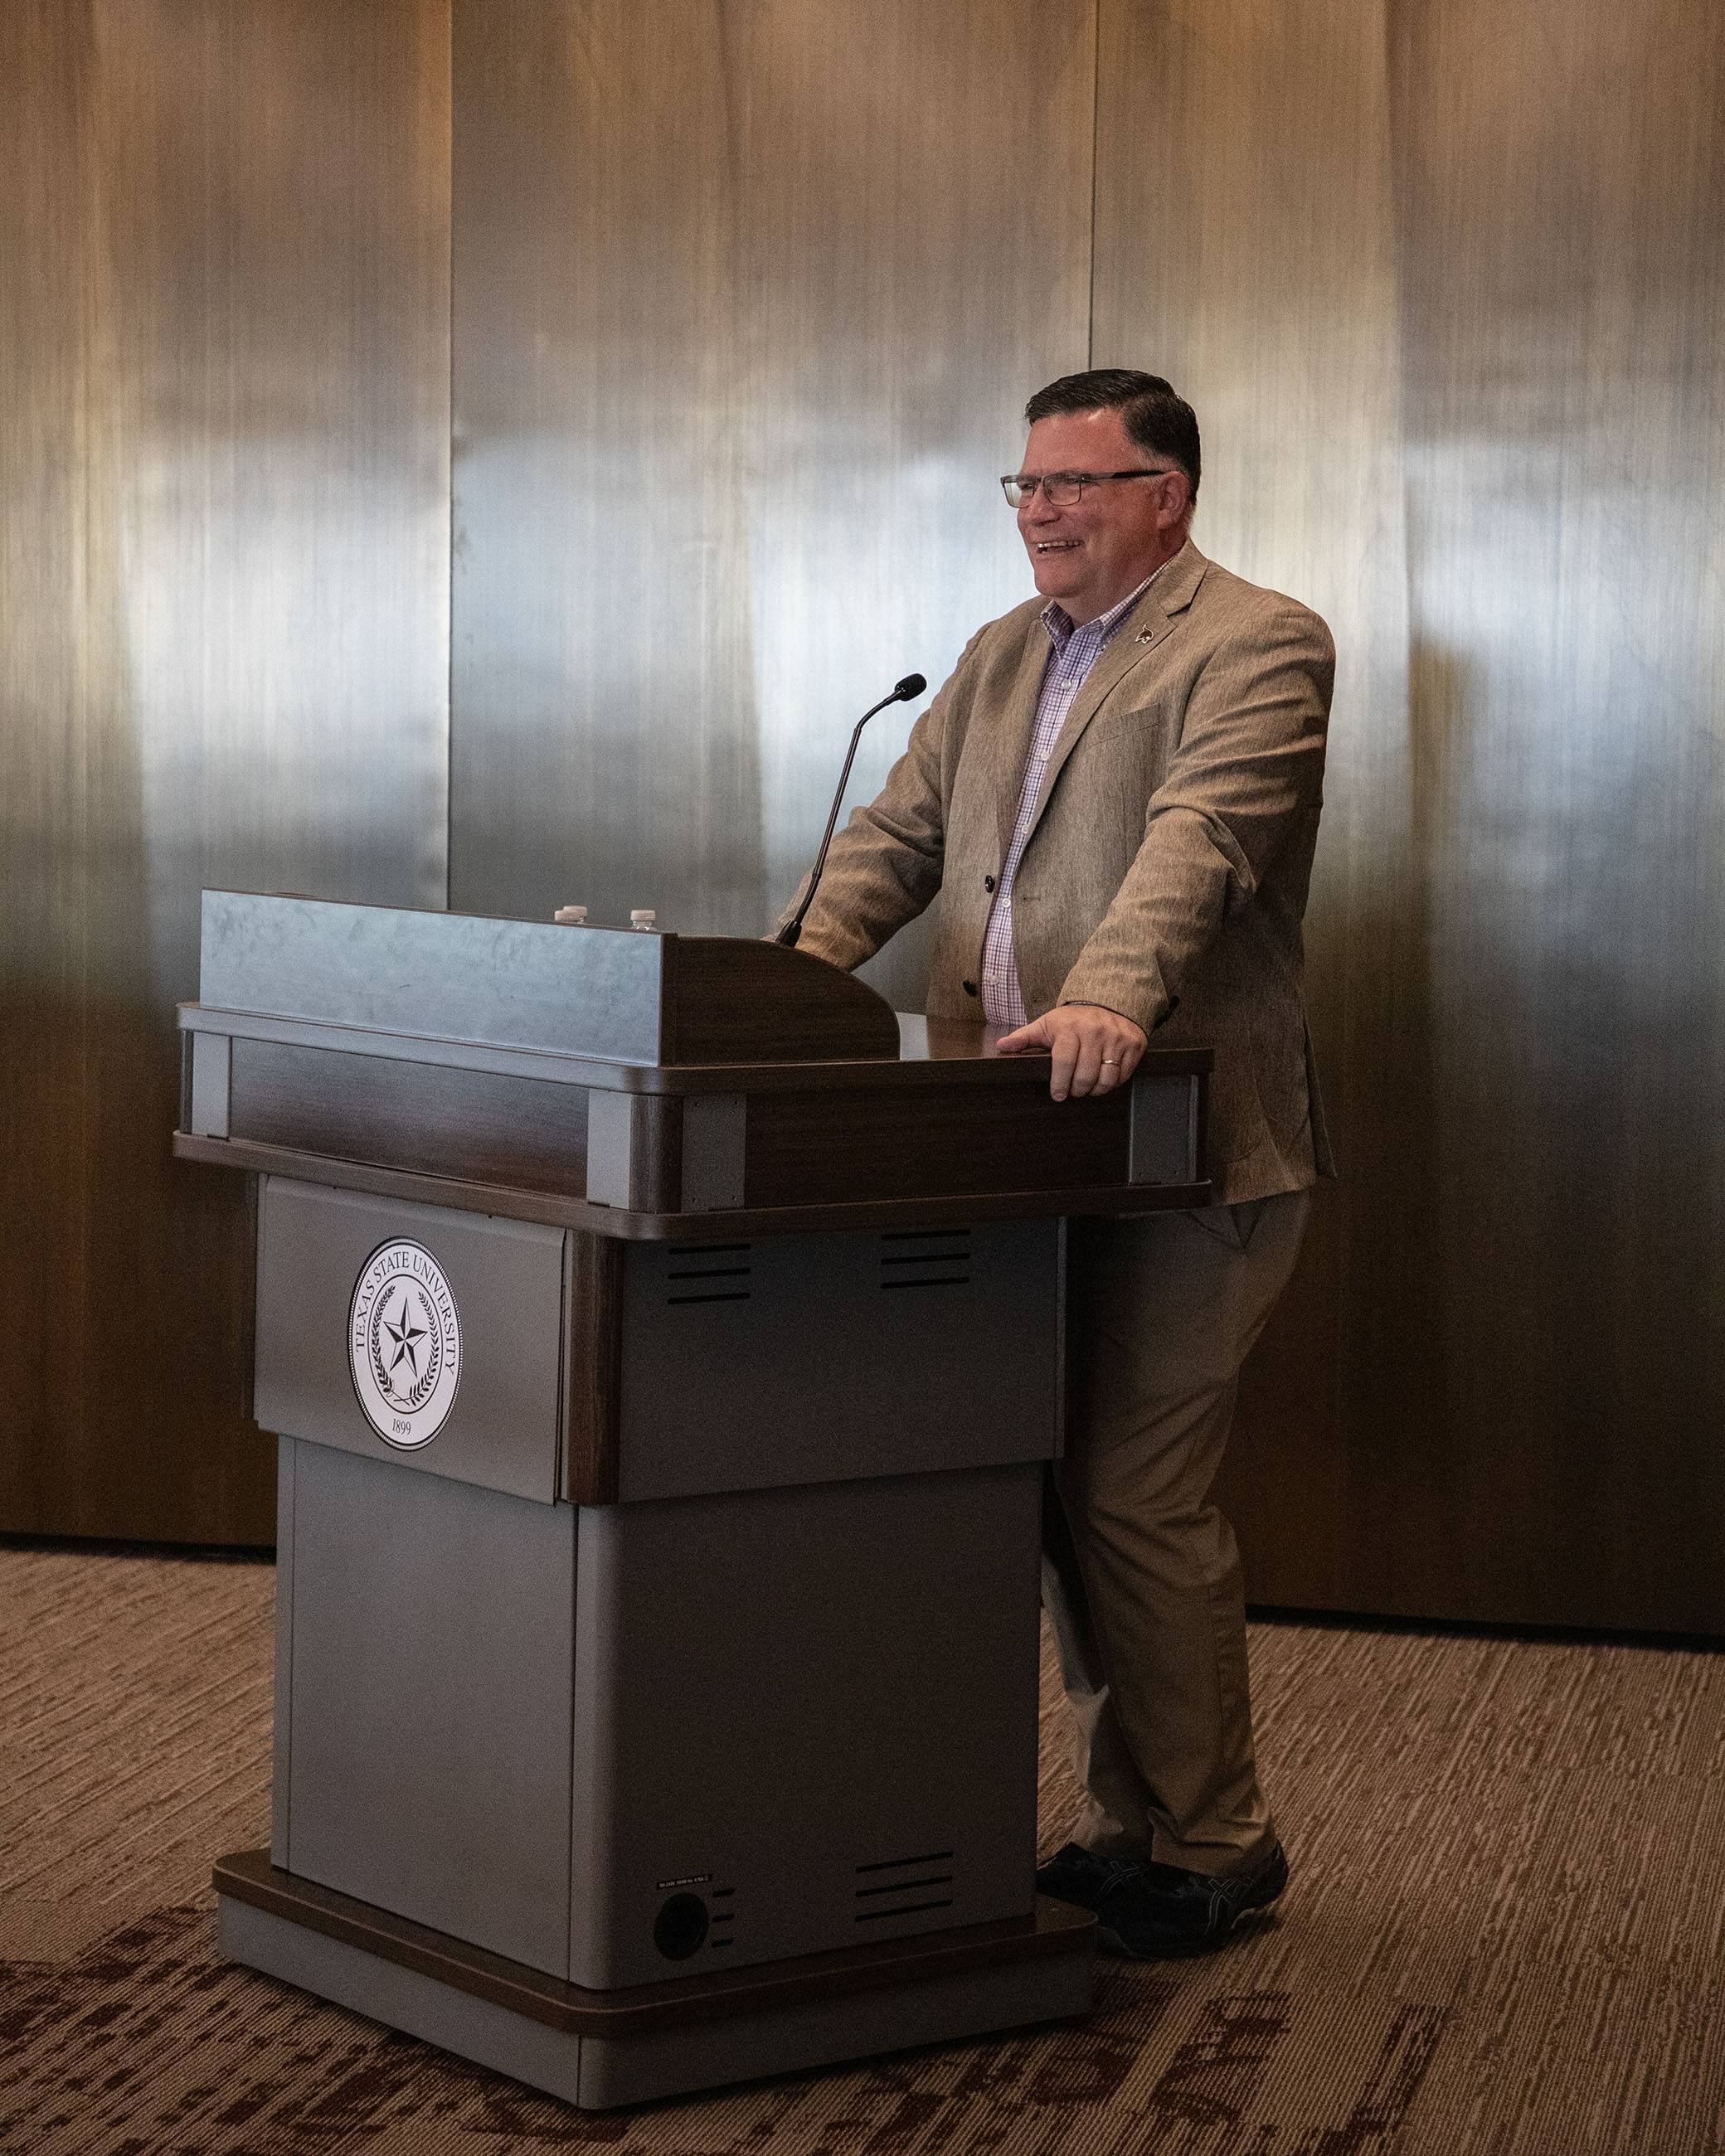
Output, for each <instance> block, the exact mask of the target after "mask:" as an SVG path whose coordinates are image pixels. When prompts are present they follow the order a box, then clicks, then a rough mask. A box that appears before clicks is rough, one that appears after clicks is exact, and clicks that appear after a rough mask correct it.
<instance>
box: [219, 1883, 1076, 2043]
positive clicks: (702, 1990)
mask: <svg viewBox="0 0 1725 2156" xmlns="http://www.w3.org/2000/svg"><path fill="white" fill-rule="evenodd" d="M211 1884H212V1885H213V1886H214V1888H215V1890H216V1892H218V1894H225V1895H229V1896H231V1897H233V1898H234V1900H235V1901H237V1902H244V1903H246V1904H247V1905H248V1907H251V1908H254V1909H261V1910H263V1911H264V1912H267V1913H268V1914H270V1915H271V1916H277V1917H288V1918H290V1919H291V1920H292V1921H293V1922H295V1923H299V1924H303V1925H305V1927H306V1928H308V1929H309V1930H311V1931H315V1932H321V1933H323V1934H324V1935H325V1936H326V1938H332V1939H339V1940H340V1941H341V1943H343V1944H344V1945H347V1946H352V1947H357V1948H362V1950H363V1951H364V1952H365V1953H370V1954H375V1955H377V1957H378V1958H380V1959H382V1960H384V1961H389V1962H395V1963H399V1964H400V1966H401V1967H403V1968H404V1969H414V1970H416V1971H418V1973H419V1974H422V1975H424V1976H429V1977H434V1978H435V1979H437V1981H438V1982H439V1983H440V1984H449V1985H450V1986H451V1987H453V1988H454V1989H456V1990H458V1991H463V1992H466V1993H469V1994H471V1995H472V1996H473V1997H475V1998H476V1999H490V2001H491V2002H492V2003H493V2004H494V2005H499V2006H506V2007H508V2008H510V2009H511V2011H513V2012H515V2013H517V2014H523V2015H526V2016H527V2017H528V2018H529V2019H530V2020H535V2021H542V2022H544V2023H545V2025H547V2027H548V2028H552V2029H558V2030H562V2031H563V2032H564V2033H565V2034H566V2035H572V2036H615V2035H629V2034H634V2033H635V2032H637V2031H641V2030H649V2029H668V2028H681V2027H684V2026H685V2025H687V2024H689V2023H691V2022H695V2021H714V2020H724V2019H725V2018H726V2016H727V2015H737V2014H744V2013H752V2012H757V2011H759V2010H762V2008H767V2009H771V2008H773V2007H777V2006H783V2005H793V2004H794V2005H801V2004H803V2002H804V2001H806V2000H809V1999H845V1998H851V1997H854V1996H855V1995H856V1994H858V1993H860V1992H866V1991H873V1990H878V1989H881V1988H882V1987H884V1986H886V1985H891V1984H905V1983H912V1984H914V1983H917V1982H921V1981H923V1980H926V1979H928V1978H931V1977H937V1976H952V1975H957V1974H963V1972H964V1971H966V1970H968V1969H982V1968H994V1967H998V1966H999V1965H1001V1964H1003V1963H1005V1964H1011V1963H1018V1962H1027V1961H1042V1960H1046V1959H1048V1958H1050V1957H1053V1956H1057V1955H1060V1954H1087V1953H1090V1952H1091V1949H1092V1948H1093V1947H1094V1945H1095V1933H1096V1918H1095V1917H1093V1916H1091V1913H1090V1912H1089V1911H1088V1910H1086V1909H1075V1908H1073V1907H1071V1906H1070V1904H1069V1903H1067V1902H1050V1900H1048V1899H1047V1897H1045V1896H1044V1895H1040V1894H1039V1895H1038V1896H1037V1897H1036V1902H1035V1907H1034V1909H1033V1910H1032V1912H1031V1913H1030V1915H1029V1916H1028V1917H1009V1918H1008V1919H1006V1920H1005V1921H1004V1922H999V1923H991V1924H968V1925H963V1926H961V1927H959V1928H957V1929H956V1930H953V1931H950V1932H925V1933H921V1934H919V1935H918V1936H916V1937H915V1938H906V1939H891V1940H881V1941H880V1942H878V1943H871V1944H870V1945H868V1946H861V1947H847V1948H845V1949H844V1950H843V1951H842V1952H839V1953H818V1954H802V1955H798V1957H797V1958H795V1959H793V1960H790V1961H780V1962H761V1963H756V1964H754V1965H753V1966H752V1967H751V1968H747V1969H720V1970H716V1971H715V1972H713V1973H712V1974H704V1975H701V1976H695V1977H683V1978H680V1979H676V1980H675V1981H673V1982H670V1983H666V1984H631V1985H629V1986H628V1987H626V1988H625V1989H621V1990H618V1991H591V1990H588V1989H584V1988H583V1986H582V1985H580V1984H563V1983H560V1982H559V1981H558V1980H557V1979H556V1978H555V1977H550V1976H545V1975H542V1974H541V1973H540V1972H539V1971H538V1970H537V1969H526V1968H524V1967H523V1966H522V1964H521V1963H520V1962H514V1961H507V1960H506V1959H505V1958H503V1956H502V1955H501V1954H493V1953H485V1950H484V1949H483V1948H480V1947H475V1946H470V1945H468V1944H467V1943H465V1941H464V1940H461V1939H452V1938H449V1937H448V1936H447V1934H445V1933H442V1932H434V1931H432V1930H430V1929H429V1928H427V1927H426V1926H425V1925H424V1924H414V1923H410V1922H408V1920H407V1918H405V1917H394V1916H391V1915H390V1913H389V1912H388V1911H387V1910H384V1909H377V1908H373V1907H372V1906H371V1904H370V1903H368V1902H356V1901H354V1900H353V1899H352V1897H349V1896H348V1895H346V1894H337V1893H336V1892H333V1891H332V1890H331V1888H329V1887H327V1886H316V1885H314V1884H313V1883H312V1882H311V1881H309V1880H305V1879H297V1878H295V1876H294V1875H293V1874H292V1873H291V1872H289V1871H279V1870H278V1869H277V1868H276V1866H275V1865H273V1864H272V1863H271V1862H270V1852H269V1851H268V1850H266V1849H252V1850H242V1851H236V1852H235V1854H234V1855H233V1856H224V1857H223V1858H222V1859H221V1860H220V1861H219V1862H218V1864H217V1865H216V1866H215V1867H214V1869H213V1872H212V1873H211Z"/></svg>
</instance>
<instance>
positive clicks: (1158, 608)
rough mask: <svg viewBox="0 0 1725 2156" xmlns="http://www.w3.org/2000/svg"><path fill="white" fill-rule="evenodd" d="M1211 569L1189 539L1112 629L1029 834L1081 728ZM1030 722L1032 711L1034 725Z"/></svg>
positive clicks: (1079, 698) (1073, 713)
mask: <svg viewBox="0 0 1725 2156" xmlns="http://www.w3.org/2000/svg"><path fill="white" fill-rule="evenodd" d="M1208 567H1209V562H1207V561H1206V560H1205V558H1204V556H1203V555H1202V554H1200V553H1199V551H1198V549H1197V547H1194V545H1193V543H1192V542H1191V541H1190V540H1188V541H1187V542H1186V543H1185V545H1184V546H1183V547H1182V548H1181V549H1180V551H1179V552H1178V554H1176V555H1175V556H1174V557H1173V560H1172V561H1171V562H1169V563H1168V566H1167V567H1166V568H1165V569H1163V571H1162V572H1161V574H1160V575H1159V576H1158V577H1157V579H1156V581H1155V583H1153V584H1152V585H1151V587H1150V588H1149V590H1148V591H1147V592H1146V593H1145V594H1144V596H1143V598H1141V599H1140V600H1139V601H1138V603H1137V605H1136V606H1135V607H1134V608H1132V612H1131V613H1129V614H1128V615H1127V618H1126V619H1125V620H1124V621H1123V622H1122V624H1120V626H1119V628H1118V629H1116V630H1115V632H1114V634H1113V635H1112V637H1111V639H1109V642H1108V646H1107V649H1106V650H1105V651H1104V652H1103V654H1102V655H1101V658H1100V659H1098V660H1097V661H1096V665H1094V666H1092V667H1091V670H1090V672H1089V674H1088V675H1086V677H1085V682H1084V686H1083V687H1082V688H1081V690H1079V692H1078V694H1077V695H1076V696H1075V697H1074V698H1073V700H1072V708H1071V710H1070V711H1068V712H1067V714H1066V722H1065V725H1064V726H1062V727H1061V728H1060V732H1059V733H1058V734H1057V735H1056V736H1055V745H1054V750H1053V752H1052V753H1051V754H1050V757H1049V759H1048V770H1047V772H1046V773H1045V776H1044V778H1043V782H1042V791H1041V793H1040V795H1039V796H1038V797H1037V802H1036V812H1035V814H1034V817H1033V818H1032V819H1031V823H1030V829H1031V830H1032V831H1033V832H1034V829H1036V826H1037V824H1040V822H1041V820H1042V812H1043V810H1044V809H1045V808H1046V807H1047V806H1048V801H1049V797H1050V794H1051V793H1053V792H1054V787H1055V780H1056V779H1057V778H1059V777H1060V772H1061V769H1062V767H1064V765H1065V761H1066V758H1067V757H1069V756H1070V755H1071V753H1072V752H1073V750H1074V749H1075V748H1076V747H1077V745H1078V742H1079V739H1080V737H1081V735H1082V734H1083V732H1084V730H1085V728H1086V726H1088V725H1089V724H1090V722H1091V720H1092V719H1093V718H1094V717H1095V716H1096V713H1097V712H1098V711H1100V710H1101V707H1102V706H1103V705H1104V704H1105V703H1106V701H1107V700H1108V698H1109V697H1110V696H1111V695H1112V694H1113V692H1114V690H1116V689H1117V688H1118V687H1119V686H1120V685H1121V683H1122V681H1123V680H1125V679H1126V678H1127V675H1129V674H1130V673H1132V671H1133V670H1134V669H1135V668H1137V667H1139V666H1142V665H1143V663H1144V661H1145V660H1147V658H1148V657H1149V656H1150V654H1151V653H1152V652H1153V651H1154V650H1155V649H1156V647H1157V645H1158V644H1160V643H1161V642H1162V640H1163V638H1164V637H1165V636H1167V635H1168V634H1170V633H1171V632H1172V630H1173V626H1174V624H1175V623H1176V622H1177V621H1178V619H1179V618H1180V616H1181V615H1182V614H1183V613H1184V612H1185V611H1186V609H1187V608H1188V607H1189V606H1190V605H1191V603H1192V599H1193V595H1194V593H1195V592H1196V591H1197V589H1198V587H1199V584H1200V583H1203V581H1204V571H1205V570H1206V569H1207V568H1208ZM1032 721H1033V726H1034V711H1033V713H1032ZM1026 843H1027V844H1028V839H1027V841H1026Z"/></svg>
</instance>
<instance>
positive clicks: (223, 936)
mask: <svg viewBox="0 0 1725 2156" xmlns="http://www.w3.org/2000/svg"><path fill="white" fill-rule="evenodd" d="M200 959H201V962H200V978H199V1001H200V1002H201V1004H203V1006H204V1007H205V1008H206V1009H215V1010H223V1011H232V1012H236V1013H246V1014H253V1015H257V1016H267V1017H270V1018H274V1019H299V1020H302V1021H305V1022H307V1023H310V1024H321V1025H334V1026H341V1027H352V1028H355V1029H361V1030H364V1031H367V1032H372V1033H389V1034H411V1035H413V1036H416V1037H418V1038H420V1039H441V1040H449V1041H460V1042H466V1043H470V1044H472V1045H475V1046H478V1047H484V1048H490V1049H496V1050H521V1051H525V1052H526V1053H530V1054H537V1055H562V1056H578V1057H582V1058H591V1059H593V1060H598V1061H601V1062H606V1063H616V1064H627V1065H635V1066H637V1067H639V1068H643V1069H653V1068H661V1067H665V1066H679V1065H704V1066H708V1067H711V1066H713V1065H737V1064H775V1063H783V1064H798V1063H810V1062H829V1061H865V1062H866V1061H875V1060H880V1061H892V1060H896V1059H897V1057H898V1055H899V1052H900V1050H899V1030H898V1024H897V1021H896V1019H895V1017H894V1015H893V1013H892V1009H891V1006H890V1005H889V1004H887V1003H886V1000H885V999H884V998H882V997H880V996H878V995H876V994H875V991H874V990H873V989H872V988H870V987H868V986H867V984H866V983H864V982H861V981H859V980H856V979H855V978H852V976H851V975H850V974H849V973H841V972H840V971H839V968H837V967H834V966H829V965H828V964H827V963H826V962H824V960H822V959H819V958H816V957H811V956H809V955H808V954H807V953H805V952H800V951H794V950H787V949H785V948H784V947H782V946H781V945H779V944H777V943H768V942H757V941H755V940H754V939H752V938H751V937H731V936H703V937H680V936H676V935H670V934H665V935H661V934H660V933H659V932H656V931H652V930H646V931H644V930H640V929H635V928H608V927H565V926H563V925H562V924H560V923H557V922H555V921H507V920H499V919H493V918H490V917H489V916H483V915H477V914H464V913H433V912H426V911H415V910H413V909H411V908H408V907H405V906H351V905H346V904H342V903H340V902H337V901H333V900H326V899H315V898H299V897H285V896H270V895H269V894H266V893H263V892H258V891H206V892H205V893H204V894H203V937H202V944H201V953H200Z"/></svg>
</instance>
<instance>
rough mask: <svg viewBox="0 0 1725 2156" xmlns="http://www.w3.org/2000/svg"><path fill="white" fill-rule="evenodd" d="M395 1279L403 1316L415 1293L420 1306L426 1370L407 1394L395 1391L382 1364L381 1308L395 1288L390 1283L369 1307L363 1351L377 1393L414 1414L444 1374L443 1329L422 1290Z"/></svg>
mask: <svg viewBox="0 0 1725 2156" xmlns="http://www.w3.org/2000/svg"><path fill="white" fill-rule="evenodd" d="M397 1277H398V1279H401V1290H402V1309H403V1312H405V1311H406V1309H407V1307H408V1296H409V1295H410V1294H412V1293H415V1292H417V1294H418V1301H419V1306H420V1308H419V1314H420V1316H421V1317H424V1320H425V1321H426V1340H427V1354H426V1361H425V1368H424V1373H422V1375H421V1376H420V1378H419V1380H418V1383H417V1384H415V1385H414V1386H413V1389H412V1390H411V1391H409V1392H405V1393H404V1392H402V1391H400V1390H399V1389H398V1388H397V1385H396V1383H395V1378H394V1373H393V1372H392V1371H390V1370H389V1369H388V1368H386V1367H385V1364H384V1361H383V1307H384V1304H385V1303H386V1302H387V1301H388V1296H389V1290H390V1288H391V1287H392V1286H393V1285H394V1282H393V1281H384V1282H383V1284H382V1286H381V1287H380V1288H379V1289H378V1291H377V1299H376V1301H374V1302H373V1303H372V1315H371V1317H370V1320H369V1321H368V1322H367V1326H366V1347H367V1352H368V1353H369V1354H370V1357H371V1363H372V1376H373V1378H376V1379H377V1390H378V1391H379V1392H380V1393H381V1394H382V1396H383V1398H384V1399H386V1400H390V1401H393V1403H394V1404H396V1405H397V1406H398V1407H399V1408H401V1409H403V1412H405V1413H407V1414H413V1412H414V1411H416V1410H417V1409H419V1408H422V1407H424V1404H425V1403H426V1401H427V1400H429V1399H430V1398H431V1395H432V1394H433V1392H434V1390H435V1389H436V1387H437V1381H438V1378H439V1375H440V1373H441V1372H442V1370H443V1367H444V1339H443V1327H442V1326H441V1325H440V1324H439V1322H438V1315H437V1312H436V1311H435V1310H434V1309H433V1308H432V1306H431V1299H430V1297H429V1296H428V1295H427V1294H426V1293H425V1291H424V1289H423V1288H420V1287H419V1286H418V1283H417V1282H416V1281H408V1280H406V1279H402V1278H401V1276H399V1275H398V1276H397Z"/></svg>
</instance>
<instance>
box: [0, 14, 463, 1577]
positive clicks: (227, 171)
mask: <svg viewBox="0 0 1725 2156" xmlns="http://www.w3.org/2000/svg"><path fill="white" fill-rule="evenodd" d="M0 84H3V92H0V94H3V97H4V103H5V110H6V119H7V124H6V126H5V127H4V129H3V130H0V189H3V203H4V210H3V214H4V221H5V225H6V229H7V234H8V238H7V244H6V245H5V247H4V249H0V377H3V379H4V381H5V383H6V394H5V397H4V398H3V400H0V460H3V464H0V475H3V484H0V614H3V618H4V619H5V622H6V634H5V635H4V637H3V638H0V745H3V753H4V757H5V767H6V779H5V782H4V786H3V791H0V817H3V823H0V1119H3V1122H0V1308H3V1309H4V1310H5V1312H6V1321H5V1323H4V1324H3V1325H0V1528H4V1529H11V1530H25V1531H33V1532H41V1531H53V1532H75V1533H86V1534H119V1535H134V1536H146V1537H167V1538H172V1539H187V1540H215V1541H246V1540H267V1539H268V1538H269V1536H270V1517H271V1510H272V1491H271V1473H270V1458H269V1447H268V1445H267V1442H266V1441H265V1440H263V1439H262V1438H260V1437H259V1436H258V1435H256V1434H255V1433H254V1431H252V1430H251V1429H250V1428H249V1423H248V1421H247V1419H246V1417H245V1414H244V1378H245V1363H246V1353H247V1344H248V1343H247V1327H248V1318H247V1311H248V1306H249V1233H250V1231H249V1222H248V1218H247V1213H246V1208H245V1202H244V1193H243V1192H242V1189H241V1188H240V1187H239V1183H238V1181H237V1179H234V1178H219V1177H215V1176H212V1175H208V1174H207V1173H203V1172H202V1171H199V1170H197V1169H192V1168H175V1167H173V1166H172V1164H171V1163H170V1162H169V1159H168V1154H167V1132H169V1130H170V1129H171V1128H172V1125H173V1122H174V1111H175V1105H176V1101H177V1085H178V1044H177V1040H176V1039H175V1036H174V1034H173V1031H172V1004H173V1003H174V1001H175V999H176V998H181V997H185V996H188V995H192V994H194V993H196V988H197V957H198V892H199V890H200V887H201V886H202V885H204V884H212V883H213V884H237V885H250V886H257V885H264V886H266V887H268V886H271V885H274V886H276V887H280V888H290V889H295V890H300V891H311V892H314V893H316V894H318V895H320V896H326V897H331V898H364V899H374V900H385V901H394V902H397V903H400V904H420V905H439V904H441V903H442V902H443V900H444V891H445V875H444V862H445V834H446V785H447V773H446V737H447V717H448V714H447V642H448V458H449V429H448V232H449V210H448V175H449V131H448V130H449V121H448V100H449V25H448V18H447V0H371V4H367V5H366V6H365V7H362V8H329V7H326V6H324V5H321V4H320V0H271V4H270V5H269V6H267V7H263V6H258V7H234V6H232V5H230V4H228V0H172V4H171V3H170V0H18V4H15V5H8V6H7V7H6V8H3V9H0Z"/></svg>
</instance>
